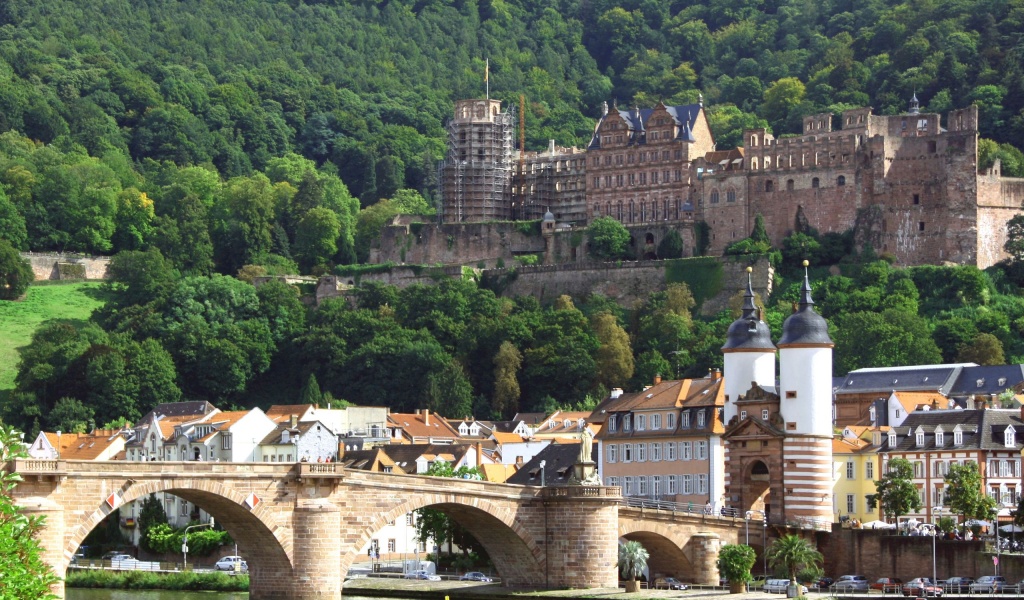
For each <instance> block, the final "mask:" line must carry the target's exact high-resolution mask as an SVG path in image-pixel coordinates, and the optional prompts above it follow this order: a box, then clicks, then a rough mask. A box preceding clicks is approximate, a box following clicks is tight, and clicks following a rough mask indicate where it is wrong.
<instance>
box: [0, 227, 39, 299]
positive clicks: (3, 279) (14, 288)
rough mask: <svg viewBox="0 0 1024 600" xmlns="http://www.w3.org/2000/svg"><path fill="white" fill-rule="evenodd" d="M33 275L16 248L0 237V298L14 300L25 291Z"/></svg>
mask: <svg viewBox="0 0 1024 600" xmlns="http://www.w3.org/2000/svg"><path fill="white" fill-rule="evenodd" d="M33 279H35V275H34V274H33V273H32V267H30V266H29V264H28V261H26V260H25V259H24V258H22V257H21V254H20V253H19V252H18V250H17V248H15V247H14V246H12V245H11V243H10V242H8V241H7V240H5V239H3V238H0V300H16V299H18V298H20V297H21V296H22V294H24V293H25V290H27V289H28V286H29V284H30V283H32V280H33Z"/></svg>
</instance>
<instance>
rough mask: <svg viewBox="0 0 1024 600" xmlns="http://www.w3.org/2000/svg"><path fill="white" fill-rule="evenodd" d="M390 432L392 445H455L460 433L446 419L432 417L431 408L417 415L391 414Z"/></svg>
mask: <svg viewBox="0 0 1024 600" xmlns="http://www.w3.org/2000/svg"><path fill="white" fill-rule="evenodd" d="M388 430H389V431H390V433H391V442H390V443H391V444H455V443H457V442H458V441H459V432H458V431H457V430H455V429H454V428H452V426H451V425H449V424H448V421H446V420H445V418H444V417H442V416H441V415H438V414H436V413H435V414H433V415H431V413H430V409H429V408H424V409H422V410H420V409H417V410H416V412H415V413H390V414H389V415H388Z"/></svg>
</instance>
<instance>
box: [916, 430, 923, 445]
mask: <svg viewBox="0 0 1024 600" xmlns="http://www.w3.org/2000/svg"><path fill="white" fill-rule="evenodd" d="M915 437H916V440H915V441H916V442H917V447H918V448H921V447H923V446H924V432H923V431H921V430H920V429H918V430H917V435H916V436H915Z"/></svg>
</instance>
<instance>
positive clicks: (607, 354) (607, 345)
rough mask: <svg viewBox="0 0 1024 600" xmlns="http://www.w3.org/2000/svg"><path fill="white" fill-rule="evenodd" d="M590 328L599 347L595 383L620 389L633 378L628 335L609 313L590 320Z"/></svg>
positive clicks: (596, 358) (600, 314) (631, 354)
mask: <svg viewBox="0 0 1024 600" xmlns="http://www.w3.org/2000/svg"><path fill="white" fill-rule="evenodd" d="M590 327H591V329H593V331H594V335H595V336H596V337H597V341H598V342H599V343H600V344H601V346H600V347H599V348H598V349H597V356H596V357H595V361H596V363H597V365H596V366H597V381H598V383H601V384H602V385H604V386H605V387H606V388H612V387H622V386H624V385H626V382H627V381H629V379H630V377H632V376H633V351H632V349H631V348H630V345H629V334H628V333H626V330H625V329H623V328H622V327H621V326H620V325H619V323H618V320H617V319H616V318H615V315H613V314H612V313H610V312H601V313H598V314H596V315H594V316H592V317H591V318H590Z"/></svg>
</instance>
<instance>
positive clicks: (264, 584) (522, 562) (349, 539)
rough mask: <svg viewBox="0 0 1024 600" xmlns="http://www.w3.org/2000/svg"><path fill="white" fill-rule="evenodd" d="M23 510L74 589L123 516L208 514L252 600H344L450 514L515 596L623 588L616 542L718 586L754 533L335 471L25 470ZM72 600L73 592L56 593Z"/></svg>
mask: <svg viewBox="0 0 1024 600" xmlns="http://www.w3.org/2000/svg"><path fill="white" fill-rule="evenodd" d="M2 466H3V468H5V469H6V470H8V471H14V472H17V473H19V474H21V476H22V477H23V479H24V480H23V481H22V483H20V484H19V485H18V487H17V488H15V490H14V497H15V501H16V502H17V503H18V504H19V505H20V506H22V507H23V512H24V513H25V514H29V515H41V516H45V517H46V527H45V529H44V530H43V532H42V535H41V542H42V546H43V548H44V560H46V561H47V562H48V563H49V564H51V565H52V566H53V568H54V570H55V571H56V573H57V574H58V575H61V576H63V575H64V574H65V572H66V570H67V567H68V564H69V563H70V561H71V557H72V555H73V554H74V552H75V550H76V549H77V548H78V546H79V545H80V544H81V543H82V541H83V540H84V539H85V537H86V536H87V535H88V534H89V532H90V531H92V530H93V529H94V528H95V527H97V526H98V525H99V524H100V523H101V522H102V521H103V520H104V519H105V518H106V517H107V515H109V514H110V513H111V512H113V511H115V510H116V509H117V508H118V507H119V506H121V505H123V504H125V503H128V502H131V501H133V500H136V499H139V498H143V497H145V496H147V495H148V494H151V493H153V492H167V493H170V494H173V495H175V496H178V497H181V498H183V499H185V500H187V501H189V502H192V503H194V504H196V505H197V506H199V507H201V508H202V509H203V510H205V511H206V512H207V513H209V514H210V515H212V516H213V517H214V518H215V519H216V521H217V523H219V524H220V525H222V526H223V527H224V528H225V529H226V530H227V531H228V532H229V533H230V534H231V537H232V538H234V539H235V541H237V543H238V548H239V552H240V553H241V554H242V555H243V556H245V557H246V559H247V561H248V563H249V572H250V598H252V599H253V600H261V599H268V598H273V599H277V598H281V599H288V600H293V599H294V600H305V599H312V598H318V599H321V598H324V599H331V600H334V599H337V598H340V597H341V584H342V576H343V574H344V573H346V572H347V571H348V569H349V566H350V565H351V564H352V563H353V561H354V560H355V558H356V557H357V556H359V552H360V550H361V549H362V548H363V547H364V546H365V545H366V544H367V542H369V540H370V539H372V538H373V536H374V534H375V533H376V532H378V531H380V530H381V529H382V528H383V527H384V526H385V525H387V524H388V523H389V522H391V521H394V520H395V519H397V518H398V517H401V516H402V515H405V514H407V513H408V512H410V511H413V510H416V509H420V508H426V507H429V508H433V509H437V510H441V511H443V512H445V513H447V514H448V515H449V516H450V517H451V518H452V519H454V520H455V521H456V522H458V523H459V524H460V525H462V526H463V527H465V528H466V529H467V530H468V531H469V532H470V533H471V534H472V535H473V536H474V537H475V538H476V539H477V540H479V541H480V543H481V544H482V545H483V546H484V548H486V549H487V552H488V554H489V555H490V556H491V558H492V559H493V561H494V564H495V566H496V569H497V570H498V573H499V574H500V575H501V579H502V582H503V584H504V585H506V586H508V587H532V588H575V589H588V588H600V587H615V586H616V585H617V584H618V578H617V574H616V562H617V559H618V540H619V539H620V538H626V539H631V540H639V541H640V542H642V543H643V544H644V546H645V547H646V548H647V550H648V551H649V552H650V554H651V561H650V566H651V569H652V572H655V573H659V574H665V575H673V576H676V577H678V578H680V579H683V580H687V581H694V582H698V583H708V584H712V583H717V581H718V570H717V567H716V566H715V564H716V562H717V558H718V549H719V548H720V547H721V545H722V544H723V543H736V542H738V541H739V540H740V539H741V537H740V536H741V535H742V532H743V527H744V521H743V519H738V518H731V517H716V516H710V515H703V514H688V513H676V512H672V511H667V510H659V509H650V508H638V507H629V506H626V505H625V503H624V502H623V498H622V495H621V493H620V490H619V488H617V487H593V486H588V487H585V486H578V487H549V488H540V487H533V486H518V485H508V484H496V483H489V482H481V481H466V480H462V479H441V478H437V477H424V476H416V475H393V474H388V473H371V472H366V471H357V470H347V469H344V468H343V467H341V466H340V465H338V464H337V463H295V464H280V463H217V462H214V463H210V462H135V461H72V460H34V459H18V460H15V461H12V462H10V463H7V464H6V465H2ZM54 591H55V593H56V594H58V595H59V596H60V597H63V592H64V590H63V584H60V585H59V586H58V587H57V589H55V590H54Z"/></svg>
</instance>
